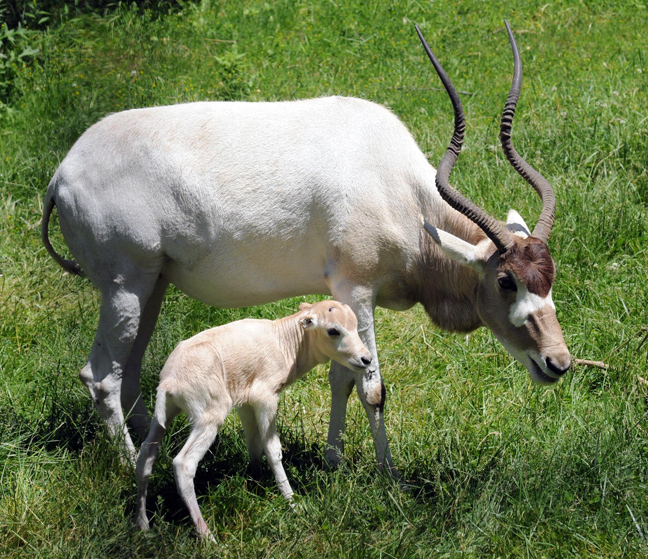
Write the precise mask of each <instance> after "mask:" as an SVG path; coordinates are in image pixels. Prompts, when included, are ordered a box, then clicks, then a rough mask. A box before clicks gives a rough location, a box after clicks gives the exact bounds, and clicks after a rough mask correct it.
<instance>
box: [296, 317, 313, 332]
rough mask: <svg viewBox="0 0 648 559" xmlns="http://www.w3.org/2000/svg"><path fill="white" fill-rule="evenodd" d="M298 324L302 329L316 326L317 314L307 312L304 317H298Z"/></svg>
mask: <svg viewBox="0 0 648 559" xmlns="http://www.w3.org/2000/svg"><path fill="white" fill-rule="evenodd" d="M299 324H301V327H302V328H303V329H304V330H309V329H311V328H315V327H316V326H317V316H316V315H314V314H307V315H306V316H305V317H304V318H300V319H299Z"/></svg>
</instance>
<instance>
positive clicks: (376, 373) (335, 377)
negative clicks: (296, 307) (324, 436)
mask: <svg viewBox="0 0 648 559" xmlns="http://www.w3.org/2000/svg"><path fill="white" fill-rule="evenodd" d="M333 286H334V287H333V289H332V290H331V291H332V294H333V298H334V299H336V300H338V301H340V302H342V303H346V304H347V305H349V306H350V307H351V308H352V309H353V311H354V312H355V314H356V316H357V318H358V334H359V335H360V338H361V339H362V341H363V342H364V344H365V346H366V347H367V349H368V350H369V351H370V352H371V354H372V356H373V364H372V367H370V368H369V369H367V370H366V371H364V372H362V373H351V372H350V371H349V370H348V369H345V368H344V367H342V366H341V365H338V364H337V363H332V364H331V371H330V373H329V381H330V383H331V420H330V424H329V433H328V440H327V442H328V449H327V451H326V457H327V459H328V460H329V462H331V463H333V464H337V463H339V462H340V461H341V459H342V453H343V452H344V443H343V439H344V430H345V420H346V409H347V401H348V398H349V395H350V394H351V390H352V388H353V384H354V382H355V384H356V389H357V392H358V396H359V398H360V401H361V402H362V405H363V407H364V409H365V412H366V414H367V417H368V419H369V426H370V427H371V435H372V437H373V441H374V449H375V451H376V461H377V462H378V466H379V467H380V468H381V469H382V470H384V471H386V472H389V473H390V474H392V475H394V476H398V474H397V471H396V469H395V467H394V463H393V462H392V457H391V452H390V450H389V444H388V442H387V432H386V429H385V421H384V405H385V389H384V386H383V383H382V377H381V375H380V366H379V362H378V352H377V350H376V336H375V332H374V294H373V290H371V289H370V288H364V287H360V286H352V285H349V284H348V283H344V282H341V283H338V284H335V283H334V284H333Z"/></svg>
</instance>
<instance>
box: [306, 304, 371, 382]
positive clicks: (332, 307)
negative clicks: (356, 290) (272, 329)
mask: <svg viewBox="0 0 648 559" xmlns="http://www.w3.org/2000/svg"><path fill="white" fill-rule="evenodd" d="M299 310H300V312H301V316H300V317H299V323H300V324H301V326H302V328H304V329H305V330H308V331H309V332H310V333H311V336H310V343H311V351H312V352H313V353H314V355H315V356H317V357H318V360H319V361H321V362H326V361H328V360H329V359H333V361H337V362H338V363H340V365H343V366H345V367H346V368H347V369H351V370H352V371H355V372H361V371H365V370H366V369H367V368H368V367H370V365H371V363H372V361H373V358H372V356H371V353H370V352H369V350H368V349H367V348H366V347H365V345H364V343H363V342H362V340H361V339H360V336H359V335H358V320H357V318H356V315H355V313H354V312H353V311H352V310H351V307H349V306H348V305H345V304H343V303H339V302H337V301H321V302H319V303H315V304H314V305H311V304H309V303H302V304H301V305H300V306H299Z"/></svg>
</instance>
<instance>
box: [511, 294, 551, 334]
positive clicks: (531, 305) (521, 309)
mask: <svg viewBox="0 0 648 559" xmlns="http://www.w3.org/2000/svg"><path fill="white" fill-rule="evenodd" d="M545 305H549V306H550V307H551V308H552V309H555V308H556V307H555V306H554V303H553V300H552V299H551V291H549V294H548V295H547V296H546V297H540V296H539V295H536V294H535V293H531V292H530V291H529V290H528V289H527V288H526V287H524V286H523V285H520V286H518V291H517V297H516V299H515V303H513V304H512V305H511V309H510V310H509V320H510V321H511V324H513V326H516V327H519V326H522V325H523V324H524V323H525V322H526V321H527V320H528V319H529V316H530V315H532V314H533V313H534V312H537V311H539V310H540V309H542V308H544V306H545Z"/></svg>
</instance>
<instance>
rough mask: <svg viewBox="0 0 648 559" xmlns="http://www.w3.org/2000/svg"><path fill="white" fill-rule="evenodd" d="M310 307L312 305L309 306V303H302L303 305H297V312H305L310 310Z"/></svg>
mask: <svg viewBox="0 0 648 559" xmlns="http://www.w3.org/2000/svg"><path fill="white" fill-rule="evenodd" d="M312 306H313V305H311V304H310V303H306V302H304V303H301V304H300V305H299V310H300V311H307V310H308V309H310V308H311V307H312Z"/></svg>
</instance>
